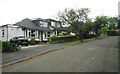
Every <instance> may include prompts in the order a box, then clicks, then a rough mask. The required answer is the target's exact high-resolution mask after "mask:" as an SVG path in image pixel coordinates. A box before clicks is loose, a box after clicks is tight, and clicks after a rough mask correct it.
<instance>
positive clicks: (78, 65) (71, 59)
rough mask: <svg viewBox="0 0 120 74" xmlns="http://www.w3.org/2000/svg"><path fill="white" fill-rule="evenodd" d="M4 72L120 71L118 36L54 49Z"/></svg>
mask: <svg viewBox="0 0 120 74" xmlns="http://www.w3.org/2000/svg"><path fill="white" fill-rule="evenodd" d="M3 72H118V37H107V38H105V39H99V40H95V41H90V42H86V43H82V44H77V45H74V46H72V47H67V48H64V49H63V50H58V51H53V52H50V53H47V54H44V55H41V56H38V57H35V58H32V59H30V60H26V61H24V62H20V63H16V64H14V65H11V66H8V67H4V68H3Z"/></svg>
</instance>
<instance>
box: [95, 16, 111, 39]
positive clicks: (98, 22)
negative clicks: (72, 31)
mask: <svg viewBox="0 0 120 74" xmlns="http://www.w3.org/2000/svg"><path fill="white" fill-rule="evenodd" d="M108 19H109V18H108V16H97V17H96V18H95V21H94V25H93V26H94V31H95V33H96V37H98V36H100V30H101V28H102V27H106V26H107V25H108Z"/></svg>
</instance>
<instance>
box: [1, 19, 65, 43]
mask: <svg viewBox="0 0 120 74" xmlns="http://www.w3.org/2000/svg"><path fill="white" fill-rule="evenodd" d="M63 30H64V28H63V27H62V26H61V22H59V21H56V20H52V19H41V18H37V19H34V20H30V19H28V18H26V19H24V20H22V21H20V22H18V23H15V24H13V25H10V24H8V25H3V26H1V27H0V40H2V41H6V40H7V41H9V40H10V39H11V38H13V37H18V36H25V38H28V39H31V38H35V39H37V40H38V41H48V37H49V36H57V35H58V34H59V33H60V32H61V31H63Z"/></svg>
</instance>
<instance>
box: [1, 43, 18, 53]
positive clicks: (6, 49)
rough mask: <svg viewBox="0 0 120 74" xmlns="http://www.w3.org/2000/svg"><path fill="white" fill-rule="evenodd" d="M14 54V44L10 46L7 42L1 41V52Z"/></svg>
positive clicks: (15, 47) (15, 48) (15, 49)
mask: <svg viewBox="0 0 120 74" xmlns="http://www.w3.org/2000/svg"><path fill="white" fill-rule="evenodd" d="M10 51H11V52H14V51H17V46H16V45H15V44H11V43H10V42H8V41H2V52H10Z"/></svg>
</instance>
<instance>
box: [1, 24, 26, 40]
mask: <svg viewBox="0 0 120 74" xmlns="http://www.w3.org/2000/svg"><path fill="white" fill-rule="evenodd" d="M22 35H24V32H23V30H22V28H21V27H19V26H15V25H11V24H7V25H3V26H0V40H2V41H9V40H10V39H11V38H12V37H16V36H22Z"/></svg>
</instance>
